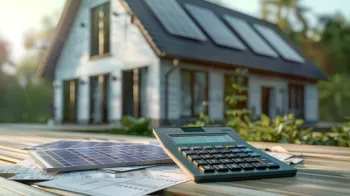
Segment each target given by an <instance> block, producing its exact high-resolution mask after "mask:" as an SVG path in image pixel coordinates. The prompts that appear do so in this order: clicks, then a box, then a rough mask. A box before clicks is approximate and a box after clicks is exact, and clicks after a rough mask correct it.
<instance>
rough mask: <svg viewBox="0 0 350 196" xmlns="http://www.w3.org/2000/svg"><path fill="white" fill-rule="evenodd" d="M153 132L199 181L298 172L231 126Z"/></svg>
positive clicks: (250, 177)
mask: <svg viewBox="0 0 350 196" xmlns="http://www.w3.org/2000/svg"><path fill="white" fill-rule="evenodd" d="M153 133H154V135H155V136H156V138H157V139H158V141H159V143H160V144H161V146H162V147H163V149H164V151H165V152H166V153H167V154H168V155H169V157H170V158H171V159H172V160H173V161H174V162H175V163H176V164H177V165H178V166H179V167H180V168H181V169H182V170H184V171H185V172H187V173H188V174H189V175H190V176H191V178H192V180H194V181H195V182H218V181H233V180H250V179H261V178H275V177H291V176H295V175H296V172H297V170H296V169H295V168H294V167H291V166H289V165H287V164H285V163H283V162H282V161H279V160H278V159H276V158H274V157H272V156H270V155H268V154H266V153H265V152H263V151H260V150H258V149H256V148H255V147H253V146H252V145H250V144H248V143H247V142H246V141H244V140H243V139H242V138H241V137H240V136H239V135H238V134H237V133H236V132H235V131H234V130H233V129H232V128H230V127H184V128H156V129H153Z"/></svg>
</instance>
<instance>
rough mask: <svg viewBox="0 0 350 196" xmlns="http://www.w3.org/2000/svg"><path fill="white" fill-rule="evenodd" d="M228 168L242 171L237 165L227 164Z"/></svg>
mask: <svg viewBox="0 0 350 196" xmlns="http://www.w3.org/2000/svg"><path fill="white" fill-rule="evenodd" d="M226 166H227V167H228V168H229V169H230V170H232V171H240V170H241V167H240V166H239V165H237V164H226Z"/></svg>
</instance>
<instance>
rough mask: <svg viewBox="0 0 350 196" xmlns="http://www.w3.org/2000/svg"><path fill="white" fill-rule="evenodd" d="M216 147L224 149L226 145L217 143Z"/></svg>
mask: <svg viewBox="0 0 350 196" xmlns="http://www.w3.org/2000/svg"><path fill="white" fill-rule="evenodd" d="M215 148H216V149H224V148H225V146H223V145H217V146H215Z"/></svg>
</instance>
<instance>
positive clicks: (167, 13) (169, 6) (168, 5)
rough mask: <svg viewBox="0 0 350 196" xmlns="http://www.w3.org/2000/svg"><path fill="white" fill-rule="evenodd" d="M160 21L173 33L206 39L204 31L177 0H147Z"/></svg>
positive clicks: (201, 39)
mask: <svg viewBox="0 0 350 196" xmlns="http://www.w3.org/2000/svg"><path fill="white" fill-rule="evenodd" d="M145 2H146V4H147V5H148V6H149V7H150V8H151V10H152V11H153V13H154V14H155V15H156V17H157V18H158V20H159V21H160V23H161V24H162V25H163V26H164V28H165V29H166V30H167V31H168V33H170V34H172V35H177V36H181V37H186V38H190V39H194V40H199V41H205V40H206V37H205V35H204V34H203V33H202V31H201V30H200V29H199V28H198V27H197V26H196V24H195V23H194V22H193V21H192V20H191V18H190V17H189V16H188V15H187V13H186V12H185V11H184V10H183V9H182V7H181V6H180V5H179V4H178V3H177V2H176V1H175V0H167V1H162V0H161V1H159V0H146V1H145Z"/></svg>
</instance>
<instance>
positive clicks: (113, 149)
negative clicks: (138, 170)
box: [29, 141, 172, 172]
mask: <svg viewBox="0 0 350 196" xmlns="http://www.w3.org/2000/svg"><path fill="white" fill-rule="evenodd" d="M68 143H69V144H70V147H66V145H61V144H68ZM74 143H75V144H74ZM54 145H55V144H54ZM50 146H51V147H50ZM50 146H47V148H45V149H38V150H30V151H29V154H30V155H31V156H32V157H33V158H34V159H35V160H36V162H37V163H38V164H40V165H41V166H43V167H44V169H45V170H46V171H47V172H63V171H75V170H84V169H97V168H108V167H119V166H131V165H148V164H157V163H171V162H172V161H171V159H170V158H169V157H168V155H167V154H166V153H165V152H164V151H163V149H162V148H161V147H160V146H155V145H151V144H140V143H121V142H81V141H59V142H57V143H56V145H55V147H54V148H52V144H51V145H50Z"/></svg>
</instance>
